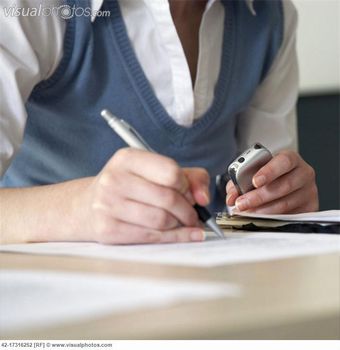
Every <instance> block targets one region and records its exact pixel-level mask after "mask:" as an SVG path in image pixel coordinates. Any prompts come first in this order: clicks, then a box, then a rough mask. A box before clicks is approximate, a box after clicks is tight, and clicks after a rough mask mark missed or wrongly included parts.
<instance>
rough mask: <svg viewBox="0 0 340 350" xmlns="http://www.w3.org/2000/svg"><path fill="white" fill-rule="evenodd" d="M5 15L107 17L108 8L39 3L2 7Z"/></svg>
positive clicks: (68, 17) (108, 13) (65, 17)
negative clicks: (50, 5) (97, 8)
mask: <svg viewBox="0 0 340 350" xmlns="http://www.w3.org/2000/svg"><path fill="white" fill-rule="evenodd" d="M3 11H4V15H5V17H38V16H43V17H48V16H59V17H61V18H63V19H70V18H72V17H83V16H85V17H109V16H110V14H111V13H110V11H108V10H92V9H91V7H77V6H76V5H73V6H70V5H60V6H53V7H48V6H43V5H42V4H39V6H37V7H17V6H11V7H3Z"/></svg>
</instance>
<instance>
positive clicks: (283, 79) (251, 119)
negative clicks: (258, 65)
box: [237, 0, 299, 153]
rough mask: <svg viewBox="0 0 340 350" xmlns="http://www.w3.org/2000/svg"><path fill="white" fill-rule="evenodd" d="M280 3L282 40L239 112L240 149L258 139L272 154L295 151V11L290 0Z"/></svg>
mask: <svg viewBox="0 0 340 350" xmlns="http://www.w3.org/2000/svg"><path fill="white" fill-rule="evenodd" d="M282 3H283V13H284V38H283V42H282V45H281V48H280V49H279V51H278V54H277V56H276V58H275V59H274V62H273V64H272V66H271V68H270V70H269V73H268V74H267V76H266V77H265V79H264V80H263V81H262V83H261V84H260V85H259V87H258V88H257V89H256V91H255V94H254V96H253V98H252V100H251V102H250V104H249V105H248V106H247V108H246V109H245V110H244V111H243V112H242V113H241V114H240V115H239V118H238V123H237V142H238V148H239V151H240V152H241V151H244V150H245V149H246V148H248V147H250V146H251V145H252V144H253V143H255V142H261V143H262V144H263V145H264V146H266V147H268V148H269V149H270V150H271V151H272V152H273V153H276V152H277V151H279V150H282V149H293V150H297V144H298V140H297V125H296V101H297V97H298V85H299V76H298V62H297V53H296V28H297V11H296V9H295V7H294V5H293V3H292V2H291V1H290V0H283V1H282Z"/></svg>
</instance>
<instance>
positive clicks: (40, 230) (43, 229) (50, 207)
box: [0, 178, 92, 244]
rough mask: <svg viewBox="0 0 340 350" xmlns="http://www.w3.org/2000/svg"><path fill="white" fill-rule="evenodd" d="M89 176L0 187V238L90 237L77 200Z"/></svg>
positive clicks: (21, 240) (13, 240)
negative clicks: (38, 183) (29, 184)
mask: <svg viewBox="0 0 340 350" xmlns="http://www.w3.org/2000/svg"><path fill="white" fill-rule="evenodd" d="M91 179H92V178H84V179H80V180H73V181H68V182H64V183H60V184H55V185H46V186H37V187H30V188H4V189H0V242H1V243H2V244H6V243H26V242H45V241H70V240H84V239H88V240H90V232H86V230H85V229H84V227H85V225H83V220H84V218H86V213H85V211H86V208H84V206H83V205H81V204H82V203H81V202H83V201H84V198H82V197H83V196H84V193H86V188H87V187H88V186H89V184H90V182H91Z"/></svg>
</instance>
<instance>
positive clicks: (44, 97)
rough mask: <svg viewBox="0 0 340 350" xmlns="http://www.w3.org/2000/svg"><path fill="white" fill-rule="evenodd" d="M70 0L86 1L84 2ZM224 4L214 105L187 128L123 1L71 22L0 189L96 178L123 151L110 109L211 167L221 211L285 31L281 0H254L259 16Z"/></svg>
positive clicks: (160, 147)
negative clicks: (143, 56)
mask: <svg viewBox="0 0 340 350" xmlns="http://www.w3.org/2000/svg"><path fill="white" fill-rule="evenodd" d="M69 3H70V4H71V5H73V3H75V4H76V6H79V7H80V6H84V7H88V6H90V4H89V2H88V1H77V0H75V1H69ZM223 4H224V6H225V7H226V16H225V24H224V26H225V28H224V32H225V35H224V39H223V50H222V61H221V69H220V75H219V78H218V82H217V85H216V88H215V95H214V101H213V103H212V106H211V107H210V108H209V110H208V111H207V112H206V113H205V114H204V115H203V116H202V117H201V118H200V119H199V120H197V121H196V122H195V123H194V124H193V125H192V126H191V127H182V126H180V125H177V124H176V123H175V122H174V121H173V119H171V117H170V116H169V115H168V114H167V112H166V111H165V109H164V108H163V106H162V105H161V103H160V102H159V100H158V99H157V97H156V96H155V94H154V92H153V90H152V87H151V85H150V83H149V82H148V80H147V78H146V77H145V74H144V72H143V70H142V68H141V66H140V64H139V62H138V60H137V58H136V56H135V54H134V51H133V48H132V46H131V43H130V41H129V38H128V35H127V31H126V28H125V24H124V21H123V18H122V15H121V12H120V9H119V3H118V2H117V1H105V2H104V4H103V10H109V11H110V14H111V15H110V17H98V18H97V19H96V20H95V22H94V23H91V21H90V18H89V17H85V16H83V17H73V18H71V19H69V20H68V21H67V28H66V33H65V39H64V55H63V58H62V61H61V63H60V65H59V66H58V68H57V70H56V71H55V73H54V74H53V76H52V77H51V78H49V79H48V80H46V81H43V82H41V83H40V84H38V85H37V86H36V87H35V88H34V90H33V92H32V94H31V96H30V97H29V100H28V102H27V104H26V108H27V111H28V120H27V125H26V130H25V135H24V141H23V145H22V147H21V149H20V151H19V153H18V155H17V156H16V157H15V159H14V161H13V162H12V164H11V166H10V168H9V169H8V171H7V172H6V174H5V176H4V178H3V180H2V181H1V182H0V186H2V187H22V186H32V185H41V184H51V183H57V182H61V181H66V180H70V179H75V178H80V177H85V176H93V175H96V174H97V173H98V172H99V171H100V170H101V168H102V167H103V166H104V165H105V163H106V162H107V161H108V159H109V158H110V157H111V156H112V155H113V154H114V152H115V151H116V150H117V149H119V148H121V147H125V146H126V145H125V144H124V142H123V141H122V140H121V139H120V138H119V137H118V136H117V135H116V134H115V133H114V132H113V131H112V130H111V129H110V128H109V127H108V126H107V124H106V123H105V121H104V120H103V119H102V118H101V117H100V111H101V110H102V109H103V108H108V109H110V110H111V111H112V112H113V113H114V114H116V115H117V116H119V117H120V118H123V119H125V120H126V121H128V122H129V123H130V124H132V125H133V126H134V127H135V128H136V129H137V131H138V132H139V133H140V134H141V135H143V138H144V139H145V140H146V142H147V143H149V144H150V146H151V147H152V148H153V149H154V150H156V151H157V152H159V153H161V154H163V155H166V156H169V157H172V158H174V159H175V160H176V161H177V162H178V163H179V164H180V165H181V166H183V167H192V166H195V167H197V166H198V167H204V168H206V169H207V170H208V171H209V173H210V176H211V179H212V181H211V196H212V205H211V209H212V210H220V209H221V208H222V207H223V205H224V198H221V196H220V195H219V194H218V191H217V190H216V188H215V180H214V179H215V177H216V175H218V174H221V173H223V172H224V171H225V168H226V166H227V164H228V163H229V162H230V161H231V160H232V158H233V157H234V156H235V153H236V152H237V143H236V138H235V135H236V128H237V116H238V114H239V113H240V112H241V111H242V109H243V108H244V107H245V106H246V105H247V104H248V103H249V101H250V99H251V97H252V95H253V94H254V91H255V89H256V87H257V86H258V85H259V84H260V83H261V81H262V80H263V79H264V77H265V76H266V74H267V73H268V70H269V68H270V66H271V64H272V62H273V60H274V58H275V56H276V54H277V52H278V50H279V48H280V46H281V43H282V36H283V13H282V4H281V1H279V0H277V1H275V0H259V1H255V9H256V13H257V15H256V16H253V15H252V14H251V13H250V11H249V9H248V8H247V5H246V2H245V1H239V0H236V1H223ZM145 49H146V50H147V48H145ZM259 141H260V140H259ZM145 166H147V164H146V165H145Z"/></svg>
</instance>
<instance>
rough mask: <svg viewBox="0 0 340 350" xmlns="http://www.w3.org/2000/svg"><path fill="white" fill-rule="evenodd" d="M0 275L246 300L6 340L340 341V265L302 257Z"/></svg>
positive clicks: (5, 260)
mask: <svg viewBox="0 0 340 350" xmlns="http://www.w3.org/2000/svg"><path fill="white" fill-rule="evenodd" d="M0 267H1V268H6V269H39V270H41V269H46V270H50V271H79V272H90V273H93V274H98V273H100V274H103V273H104V274H108V275H110V274H114V275H124V276H138V277H142V276H143V277H145V276H146V277H152V278H157V279H167V278H176V279H184V280H193V281H226V282H234V283H237V284H239V285H240V286H242V287H243V290H244V293H243V295H242V297H240V298H228V297H226V298H219V299H215V300H209V301H204V302H197V301H195V302H182V303H180V304H177V305H174V306H167V307H161V308H159V307H158V308H151V309H144V310H143V311H133V312H131V311H129V312H124V313H119V314H112V315H110V316H105V317H103V318H99V319H93V320H91V321H88V320H87V321H84V322H79V323H72V324H64V325H63V324H61V325H58V326H54V327H51V328H44V329H42V328H41V327H40V328H39V329H36V330H31V331H29V332H26V333H25V332H20V334H15V333H13V334H3V332H2V334H1V338H3V339H339V338H340V257H339V255H338V254H325V255H315V256H304V257H298V258H289V259H280V260H272V261H264V262H256V263H244V264H236V265H227V266H219V267H212V268H198V267H181V266H166V265H157V264H144V263H143V264H141V263H137V262H123V261H109V260H102V259H90V258H78V257H66V256H65V257H60V256H42V255H29V254H14V253H1V254H0Z"/></svg>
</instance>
